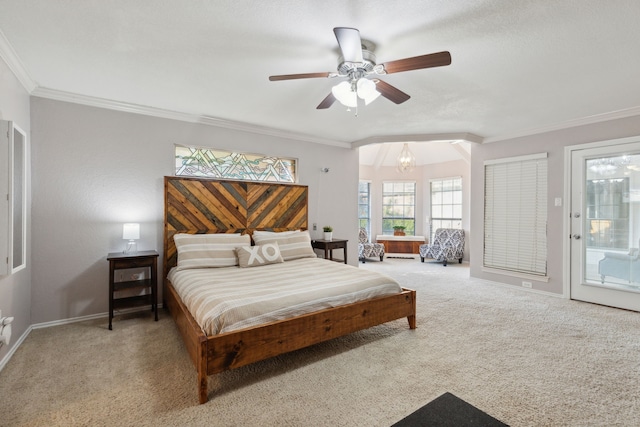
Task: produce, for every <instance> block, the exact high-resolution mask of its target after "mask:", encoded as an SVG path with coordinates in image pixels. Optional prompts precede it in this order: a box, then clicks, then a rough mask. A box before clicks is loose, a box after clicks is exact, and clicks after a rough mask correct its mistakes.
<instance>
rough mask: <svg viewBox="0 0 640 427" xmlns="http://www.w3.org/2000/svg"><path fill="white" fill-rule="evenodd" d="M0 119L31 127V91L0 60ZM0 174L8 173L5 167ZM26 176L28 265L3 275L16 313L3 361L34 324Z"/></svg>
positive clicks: (1, 305)
mask: <svg viewBox="0 0 640 427" xmlns="http://www.w3.org/2000/svg"><path fill="white" fill-rule="evenodd" d="M0 119H2V120H10V121H14V122H15V123H16V124H17V125H18V126H19V127H20V128H21V129H22V130H24V131H25V132H26V134H27V140H28V139H29V133H30V129H31V122H30V117H29V94H28V93H27V91H26V90H25V89H24V88H23V86H22V85H21V84H20V82H19V81H18V79H16V78H15V76H14V75H13V73H12V72H11V70H10V69H9V67H8V66H7V65H6V64H5V62H4V61H3V60H2V59H0ZM0 173H7V174H8V171H6V170H2V171H0ZM29 184H30V177H29V176H28V177H27V258H26V261H27V268H25V269H23V270H21V271H19V272H17V273H15V274H12V275H8V276H0V310H2V315H3V316H13V317H14V318H15V320H14V321H13V323H12V324H11V329H12V333H11V343H10V345H9V346H8V347H7V346H4V347H3V348H2V350H0V360H2V359H3V357H4V356H5V355H6V354H7V352H8V351H9V350H10V349H11V348H12V347H13V346H14V345H15V344H16V342H17V340H18V339H19V337H20V336H22V335H23V334H24V333H25V332H26V330H27V329H28V328H29V326H30V325H31V323H32V322H31V271H32V263H31V260H32V258H31V244H30V239H31V193H30V189H29Z"/></svg>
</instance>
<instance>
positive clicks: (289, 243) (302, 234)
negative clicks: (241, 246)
mask: <svg viewBox="0 0 640 427" xmlns="http://www.w3.org/2000/svg"><path fill="white" fill-rule="evenodd" d="M253 241H254V242H256V245H265V244H267V243H277V244H278V246H279V247H280V253H281V254H282V259H284V260H285V261H291V260H292V259H298V258H316V256H317V255H316V253H315V252H314V251H313V247H311V236H310V235H309V231H307V230H305V231H294V232H291V231H285V232H282V233H269V234H262V233H258V234H257V235H256V233H255V232H254V233H253Z"/></svg>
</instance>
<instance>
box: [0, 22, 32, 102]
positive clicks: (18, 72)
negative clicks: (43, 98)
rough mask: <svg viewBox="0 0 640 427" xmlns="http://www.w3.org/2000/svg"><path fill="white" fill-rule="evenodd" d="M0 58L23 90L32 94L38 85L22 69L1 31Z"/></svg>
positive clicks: (14, 52) (16, 55) (22, 66)
mask: <svg viewBox="0 0 640 427" xmlns="http://www.w3.org/2000/svg"><path fill="white" fill-rule="evenodd" d="M0 58H2V59H3V60H4V62H5V63H6V64H7V66H8V67H9V69H10V70H11V72H12V73H13V75H14V76H16V78H17V79H18V81H19V82H20V84H21V85H22V86H23V87H24V88H25V90H26V91H27V92H28V93H31V92H33V90H34V89H35V88H36V87H37V86H38V85H37V84H36V82H34V81H33V79H32V78H31V76H30V75H29V73H28V72H27V70H26V68H24V65H22V61H20V58H19V57H18V54H17V53H16V51H15V50H13V47H12V46H11V44H10V43H9V40H7V38H6V37H5V35H4V33H3V32H2V30H0Z"/></svg>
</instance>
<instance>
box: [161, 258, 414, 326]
mask: <svg viewBox="0 0 640 427" xmlns="http://www.w3.org/2000/svg"><path fill="white" fill-rule="evenodd" d="M168 278H169V280H170V281H171V283H172V284H173V287H174V288H175V290H176V291H177V292H178V295H180V298H181V299H182V301H183V302H184V304H185V305H186V306H187V308H188V309H189V311H190V312H191V314H192V315H193V317H194V318H195V320H196V321H197V322H198V324H199V325H200V326H201V327H202V329H203V330H204V331H205V333H206V334H207V335H216V334H220V333H224V332H231V331H234V330H238V329H243V328H247V327H252V326H256V325H260V324H264V323H268V322H272V321H276V320H282V319H287V318H290V317H294V316H299V315H302V314H306V313H311V312H314V311H318V310H322V309H325V308H331V307H336V306H339V305H344V304H349V303H353V302H357V301H362V300H366V299H370V298H374V297H377V296H384V295H391V294H396V293H399V292H401V291H402V289H401V287H400V285H399V284H398V283H397V282H396V281H395V280H394V279H392V278H390V277H388V276H385V275H382V274H379V273H375V272H372V271H367V270H362V269H359V268H357V267H353V266H350V265H346V264H340V263H337V262H333V261H327V260H325V259H321V258H303V259H297V260H292V261H286V262H283V263H279V264H271V265H265V266H261V267H252V268H240V267H224V268H201V269H191V270H181V271H176V270H175V268H174V269H172V270H171V271H170V272H169V276H168Z"/></svg>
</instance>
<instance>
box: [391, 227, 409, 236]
mask: <svg viewBox="0 0 640 427" xmlns="http://www.w3.org/2000/svg"><path fill="white" fill-rule="evenodd" d="M405 228H407V227H405V226H404V225H394V226H393V235H394V236H404V229H405Z"/></svg>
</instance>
